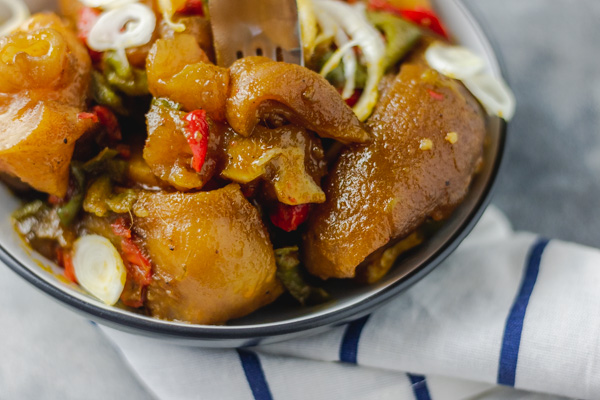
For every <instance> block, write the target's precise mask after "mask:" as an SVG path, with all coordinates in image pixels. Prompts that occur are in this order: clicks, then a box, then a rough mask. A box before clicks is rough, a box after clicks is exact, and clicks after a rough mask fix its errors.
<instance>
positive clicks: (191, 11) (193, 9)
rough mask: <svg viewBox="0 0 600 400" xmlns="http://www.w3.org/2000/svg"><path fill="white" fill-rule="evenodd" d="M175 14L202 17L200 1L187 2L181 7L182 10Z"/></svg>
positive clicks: (202, 6)
mask: <svg viewBox="0 0 600 400" xmlns="http://www.w3.org/2000/svg"><path fill="white" fill-rule="evenodd" d="M177 13H178V14H183V15H198V16H200V17H204V4H202V0H187V2H186V3H185V6H183V8H182V9H180V10H177Z"/></svg>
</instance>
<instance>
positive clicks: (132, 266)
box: [111, 217, 152, 286]
mask: <svg viewBox="0 0 600 400" xmlns="http://www.w3.org/2000/svg"><path fill="white" fill-rule="evenodd" d="M111 228H112V230H113V233H114V234H115V235H117V236H119V237H121V257H123V260H124V261H126V263H125V264H126V268H127V275H128V276H129V275H131V277H132V278H133V279H134V280H135V281H136V282H137V283H139V284H140V285H142V286H147V285H149V284H150V283H151V282H152V266H151V264H150V261H149V260H148V258H146V256H145V255H144V254H143V253H142V251H141V250H140V248H139V247H138V246H137V245H136V244H135V243H133V240H132V239H131V238H132V234H131V230H130V229H129V228H128V227H127V225H126V222H125V218H123V217H120V218H118V219H117V220H116V221H115V222H114V223H113V224H112V225H111Z"/></svg>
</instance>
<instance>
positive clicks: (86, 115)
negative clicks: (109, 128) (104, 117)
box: [77, 112, 98, 122]
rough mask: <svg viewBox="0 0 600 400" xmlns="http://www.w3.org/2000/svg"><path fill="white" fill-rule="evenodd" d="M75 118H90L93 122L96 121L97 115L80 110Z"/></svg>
mask: <svg viewBox="0 0 600 400" xmlns="http://www.w3.org/2000/svg"><path fill="white" fill-rule="evenodd" d="M77 118H78V119H91V120H92V121H94V122H98V116H97V115H96V113H89V112H80V113H79V114H77Z"/></svg>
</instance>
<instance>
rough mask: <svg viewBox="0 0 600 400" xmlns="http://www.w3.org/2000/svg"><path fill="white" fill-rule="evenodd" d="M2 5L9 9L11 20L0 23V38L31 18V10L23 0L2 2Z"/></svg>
mask: <svg viewBox="0 0 600 400" xmlns="http://www.w3.org/2000/svg"><path fill="white" fill-rule="evenodd" d="M0 3H2V4H3V6H4V7H8V12H9V18H8V19H7V20H5V21H0V36H4V35H8V34H9V33H11V32H12V31H14V30H15V29H17V28H18V27H19V26H21V24H23V22H25V20H26V19H27V18H29V9H28V8H27V6H26V5H25V3H23V2H22V1H21V0H0Z"/></svg>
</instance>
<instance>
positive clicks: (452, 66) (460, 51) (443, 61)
mask: <svg viewBox="0 0 600 400" xmlns="http://www.w3.org/2000/svg"><path fill="white" fill-rule="evenodd" d="M425 60H427V63H428V64H429V66H430V67H431V68H433V69H435V70H436V71H438V72H440V73H441V74H443V75H446V76H447V77H450V78H453V79H465V78H469V77H471V76H475V75H477V74H478V73H479V72H481V71H482V70H483V68H484V67H485V61H483V59H482V58H481V57H479V56H478V55H477V54H475V53H473V52H472V51H471V50H469V49H467V48H465V47H462V46H447V45H443V44H441V43H435V44H432V45H431V46H429V47H428V48H427V51H425Z"/></svg>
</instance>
